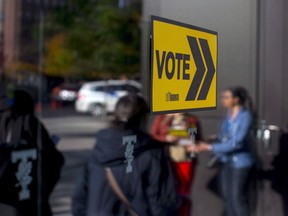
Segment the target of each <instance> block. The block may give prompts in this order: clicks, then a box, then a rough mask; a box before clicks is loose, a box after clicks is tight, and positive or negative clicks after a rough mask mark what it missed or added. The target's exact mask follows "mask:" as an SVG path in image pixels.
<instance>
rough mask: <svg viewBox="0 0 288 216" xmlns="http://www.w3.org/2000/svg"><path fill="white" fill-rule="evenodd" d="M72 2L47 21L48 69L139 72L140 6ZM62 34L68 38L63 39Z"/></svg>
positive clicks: (85, 73) (87, 73) (106, 0)
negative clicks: (60, 41) (123, 6)
mask: <svg viewBox="0 0 288 216" xmlns="http://www.w3.org/2000/svg"><path fill="white" fill-rule="evenodd" d="M72 6H73V7H72V9H71V8H69V9H68V8H66V9H64V10H63V9H62V10H59V11H57V12H56V13H55V14H53V15H51V16H50V17H49V19H48V22H47V23H45V26H46V33H45V34H46V35H49V40H50V42H49V41H48V42H47V43H46V57H45V71H46V73H48V74H51V73H52V74H53V75H55V74H57V73H58V74H59V75H63V76H64V74H65V73H66V75H68V76H70V77H71V76H72V77H87V78H92V77H101V76H103V74H105V75H106V76H118V75H120V74H135V73H138V72H139V70H140V25H139V24H140V7H132V6H130V7H126V8H119V7H118V5H117V1H112V0H98V1H95V0H94V1H91V0H90V1H83V0H74V1H73V3H72ZM59 35H62V36H63V37H64V38H65V39H64V40H62V43H59ZM55 38H58V43H55ZM53 40H54V43H53ZM55 46H56V47H55ZM57 46H58V47H57ZM58 58H60V59H61V58H63V60H60V59H58ZM57 62H58V63H57ZM55 63H56V67H55ZM65 64H67V65H65ZM52 65H54V66H52ZM57 65H58V66H59V67H57ZM57 70H58V72H57ZM53 71H54V72H53Z"/></svg>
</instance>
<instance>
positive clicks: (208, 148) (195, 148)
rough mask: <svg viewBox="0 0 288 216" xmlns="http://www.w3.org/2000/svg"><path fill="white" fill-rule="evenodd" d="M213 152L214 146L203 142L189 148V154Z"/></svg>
mask: <svg viewBox="0 0 288 216" xmlns="http://www.w3.org/2000/svg"><path fill="white" fill-rule="evenodd" d="M211 150H212V146H211V145H210V144H208V143H205V142H202V141H200V142H199V144H198V145H193V146H187V151H188V152H195V153H199V152H207V151H211Z"/></svg>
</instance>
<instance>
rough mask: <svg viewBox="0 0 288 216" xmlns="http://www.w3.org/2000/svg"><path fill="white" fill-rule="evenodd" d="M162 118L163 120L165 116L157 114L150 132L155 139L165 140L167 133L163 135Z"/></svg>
mask: <svg viewBox="0 0 288 216" xmlns="http://www.w3.org/2000/svg"><path fill="white" fill-rule="evenodd" d="M162 120H163V116H161V115H159V116H156V117H155V118H154V121H153V124H152V127H151V130H150V134H151V136H152V137H153V138H154V139H156V140H159V141H162V142H165V141H166V135H167V134H165V135H163V134H161V133H160V127H161V122H162Z"/></svg>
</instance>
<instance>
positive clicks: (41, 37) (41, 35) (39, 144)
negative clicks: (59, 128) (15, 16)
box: [37, 0, 45, 216]
mask: <svg viewBox="0 0 288 216" xmlns="http://www.w3.org/2000/svg"><path fill="white" fill-rule="evenodd" d="M39 4H40V5H39V44H38V52H39V53H38V54H39V62H38V76H39V77H38V88H39V89H38V103H40V104H41V102H42V72H43V44H44V18H45V17H44V9H43V1H42V0H41V1H40V2H39ZM41 115H42V112H41V111H39V113H38V118H40V117H41ZM37 149H38V151H37V152H38V163H37V175H38V176H37V180H38V194H37V197H38V199H37V205H38V208H37V213H38V216H41V215H42V212H43V209H42V208H43V183H42V134H41V123H39V124H38V130H37Z"/></svg>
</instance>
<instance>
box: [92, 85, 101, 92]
mask: <svg viewBox="0 0 288 216" xmlns="http://www.w3.org/2000/svg"><path fill="white" fill-rule="evenodd" d="M91 91H100V92H103V91H104V86H93V87H92V88H91Z"/></svg>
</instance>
